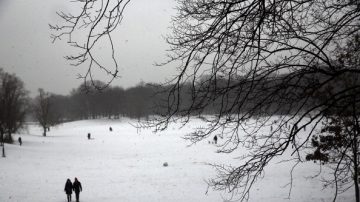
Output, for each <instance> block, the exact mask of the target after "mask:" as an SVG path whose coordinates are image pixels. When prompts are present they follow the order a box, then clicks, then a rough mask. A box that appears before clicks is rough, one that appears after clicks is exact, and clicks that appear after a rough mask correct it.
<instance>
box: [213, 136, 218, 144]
mask: <svg viewBox="0 0 360 202" xmlns="http://www.w3.org/2000/svg"><path fill="white" fill-rule="evenodd" d="M217 139H218V138H217V136H216V135H215V136H214V143H215V144H217Z"/></svg>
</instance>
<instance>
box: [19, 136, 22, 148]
mask: <svg viewBox="0 0 360 202" xmlns="http://www.w3.org/2000/svg"><path fill="white" fill-rule="evenodd" d="M18 141H19V144H20V146H21V145H22V140H21V137H19V138H18Z"/></svg>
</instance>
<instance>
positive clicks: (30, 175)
mask: <svg viewBox="0 0 360 202" xmlns="http://www.w3.org/2000/svg"><path fill="white" fill-rule="evenodd" d="M129 123H132V124H136V122H135V121H133V120H128V119H122V120H91V121H77V122H70V123H65V124H62V125H60V126H58V127H56V128H52V129H51V131H50V132H49V133H48V136H47V137H42V136H41V133H42V131H41V128H39V127H37V126H36V125H29V126H28V129H27V130H24V131H23V132H22V133H21V134H17V135H14V139H15V140H17V137H18V136H19V135H21V137H22V140H23V145H22V146H19V145H18V144H13V145H9V144H6V145H5V148H6V158H0V202H7V201H9V202H10V201H11V202H15V201H18V202H45V201H46V202H63V201H66V196H65V193H64V191H63V190H64V185H65V181H66V179H67V178H70V179H71V180H72V181H73V179H74V177H77V178H78V179H79V181H80V182H81V183H82V185H83V192H81V194H80V201H81V202H99V201H106V202H118V201H123V202H126V201H130V202H162V201H163V202H170V201H171V202H200V201H206V202H220V201H227V199H229V197H230V195H228V194H227V193H224V192H219V191H213V190H211V189H209V190H208V192H207V189H208V187H207V184H206V180H208V179H209V178H211V177H213V176H214V174H215V171H214V168H213V167H211V166H208V165H207V163H224V164H233V165H235V164H236V163H237V161H238V160H236V159H235V158H234V157H236V155H235V154H230V155H229V154H219V153H216V150H217V148H216V146H215V145H213V144H209V143H208V141H204V142H200V143H197V144H196V145H192V146H189V142H186V141H185V140H184V139H183V138H182V137H183V136H184V135H185V134H186V133H187V132H189V131H190V129H191V127H192V126H197V125H198V124H201V123H200V121H199V120H195V121H193V122H192V123H191V124H190V125H189V126H185V127H184V128H181V129H179V128H178V127H177V126H176V125H172V126H170V128H169V129H168V130H167V131H164V132H162V133H160V134H153V133H152V132H151V130H145V129H142V130H141V131H137V130H136V128H134V127H133V126H132V125H131V124H129ZM110 126H111V127H112V128H113V131H112V132H110V131H109V127H110ZM88 133H91V137H92V138H93V139H91V140H88V139H87V134H88ZM219 141H221V139H220V140H219ZM240 153H241V151H240ZM164 162H167V163H168V166H167V167H164V166H163V163H164ZM290 167H291V165H288V164H283V163H282V164H276V163H274V164H271V165H269V167H268V169H267V170H266V172H265V176H264V178H263V179H262V180H260V181H258V182H257V184H256V185H255V186H254V189H253V190H252V192H251V193H250V194H251V195H250V201H266V202H281V201H299V202H308V201H332V197H333V191H334V190H332V189H325V190H322V186H321V182H320V181H318V180H315V179H308V178H306V177H305V176H310V175H311V174H312V173H314V174H315V173H316V172H317V171H318V167H317V166H316V165H315V164H314V163H312V162H308V163H305V164H302V165H300V166H299V167H297V168H296V169H295V174H294V176H293V178H294V182H293V188H292V192H291V196H290V199H289V198H288V193H289V187H286V186H285V185H286V184H287V183H289V179H290V176H289V169H290ZM73 198H75V197H74V196H73ZM339 201H354V197H353V196H352V190H351V191H350V192H349V193H346V194H344V195H342V196H341V197H339Z"/></svg>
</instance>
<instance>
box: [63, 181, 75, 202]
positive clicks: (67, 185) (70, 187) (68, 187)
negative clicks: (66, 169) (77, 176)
mask: <svg viewBox="0 0 360 202" xmlns="http://www.w3.org/2000/svg"><path fill="white" fill-rule="evenodd" d="M72 190H73V184H72V183H71V181H70V179H67V180H66V183H65V188H64V191H65V193H66V196H67V201H68V202H70V201H71V194H72Z"/></svg>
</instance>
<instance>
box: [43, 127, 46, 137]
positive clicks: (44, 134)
mask: <svg viewBox="0 0 360 202" xmlns="http://www.w3.org/2000/svg"><path fill="white" fill-rule="evenodd" d="M43 129H44V133H43V136H44V137H46V127H43Z"/></svg>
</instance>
